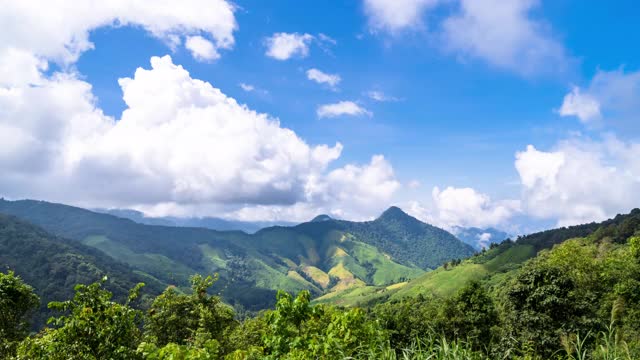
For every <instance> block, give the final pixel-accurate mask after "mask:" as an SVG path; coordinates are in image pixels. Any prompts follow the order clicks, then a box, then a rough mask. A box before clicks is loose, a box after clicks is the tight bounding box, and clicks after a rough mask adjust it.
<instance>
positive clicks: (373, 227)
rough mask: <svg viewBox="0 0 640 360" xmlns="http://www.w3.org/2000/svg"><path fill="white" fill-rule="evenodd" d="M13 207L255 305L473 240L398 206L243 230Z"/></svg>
mask: <svg viewBox="0 0 640 360" xmlns="http://www.w3.org/2000/svg"><path fill="white" fill-rule="evenodd" d="M0 213H8V214H12V215H14V216H17V217H19V218H22V219H24V220H26V221H29V222H32V223H34V224H36V225H38V226H41V227H42V228H43V229H45V230H46V231H48V232H51V233H53V234H55V235H58V236H61V237H65V238H69V239H73V240H75V241H77V242H78V243H81V244H83V245H86V246H89V247H92V248H95V249H99V250H101V251H102V252H103V253H105V254H107V255H109V256H110V257H112V258H113V259H117V260H118V261H121V262H123V263H126V264H127V265H129V266H130V267H131V268H133V269H135V271H136V272H137V273H138V274H141V275H143V276H145V277H147V278H148V279H153V280H154V281H157V282H159V283H163V284H175V285H177V286H178V287H182V288H185V287H186V286H187V285H188V278H189V277H190V276H191V275H192V274H195V273H201V274H209V273H214V272H217V273H219V274H220V281H218V282H217V283H216V285H215V287H214V289H213V291H215V292H217V293H220V294H221V295H222V296H223V298H224V299H225V300H226V301H228V302H230V303H232V304H239V305H242V306H244V307H247V308H249V309H262V308H265V307H268V306H270V305H272V304H273V301H274V299H275V292H276V290H278V289H282V290H286V291H291V292H295V291H299V290H304V289H306V290H310V291H311V292H312V294H315V295H320V294H323V293H326V292H333V291H339V290H344V289H349V288H356V287H362V286H365V285H376V286H382V285H387V284H392V283H396V282H399V281H406V280H407V279H410V278H414V277H416V276H419V275H420V274H422V273H423V272H424V271H425V270H430V269H431V268H435V267H437V266H438V265H439V264H441V263H442V262H444V261H446V260H449V259H458V258H465V257H467V256H469V255H471V254H472V253H473V249H472V248H471V247H470V246H468V245H466V244H464V243H462V242H461V241H459V240H458V239H456V238H455V237H454V236H453V235H451V234H449V233H447V232H446V231H444V230H442V229H438V228H435V227H433V226H430V225H427V224H424V223H422V222H420V221H418V220H416V219H415V218H412V217H410V216H408V215H407V214H405V213H404V212H402V211H401V210H400V209H398V208H391V209H389V210H388V211H386V212H385V213H384V214H383V215H382V216H381V217H379V218H378V219H376V220H375V221H370V222H364V223H357V222H348V221H338V220H333V219H324V220H325V221H315V222H309V223H304V224H300V225H298V226H295V227H271V228H266V229H263V230H261V231H259V232H257V233H256V234H253V235H249V234H246V233H244V232H240V231H214V230H209V229H203V228H189V227H169V226H151V225H144V224H138V223H135V222H133V221H131V220H127V219H123V218H119V217H115V216H111V215H107V214H101V213H96V212H92V211H88V210H85V209H81V208H76V207H72V206H66V205H61V204H53V203H47V202H42V201H32V200H23V201H6V200H0Z"/></svg>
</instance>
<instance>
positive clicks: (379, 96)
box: [366, 90, 399, 102]
mask: <svg viewBox="0 0 640 360" xmlns="http://www.w3.org/2000/svg"><path fill="white" fill-rule="evenodd" d="M366 95H367V96H368V97H369V98H370V99H371V100H375V101H377V102H390V101H399V99H398V98H396V97H393V96H389V95H386V94H385V93H383V92H382V91H379V90H371V91H367V94H366Z"/></svg>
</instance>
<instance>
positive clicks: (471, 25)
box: [443, 0, 569, 75]
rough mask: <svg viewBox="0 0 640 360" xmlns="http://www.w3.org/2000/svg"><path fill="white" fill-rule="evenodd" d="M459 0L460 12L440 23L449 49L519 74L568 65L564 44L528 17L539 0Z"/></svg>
mask: <svg viewBox="0 0 640 360" xmlns="http://www.w3.org/2000/svg"><path fill="white" fill-rule="evenodd" d="M459 1H460V12H459V13H458V14H455V15H452V16H450V17H448V18H447V19H445V20H444V22H443V36H444V39H443V41H444V44H445V47H446V48H447V49H449V50H450V51H452V52H455V53H457V54H461V55H463V56H472V57H477V58H480V59H482V60H485V61H486V62H488V63H489V64H490V65H493V66H495V67H498V68H503V69H506V70H510V71H514V72H516V73H519V74H522V75H532V74H538V73H556V72H558V71H563V70H564V69H565V68H566V67H567V63H568V62H569V59H568V58H567V55H566V54H565V49H564V47H563V46H562V45H561V44H560V43H559V42H558V41H557V40H555V39H554V38H553V36H552V35H551V32H550V29H549V26H548V25H547V24H545V23H544V22H542V21H540V20H536V19H534V18H533V17H532V16H531V12H532V10H533V9H534V8H535V7H536V6H537V5H538V3H539V1H538V0H459Z"/></svg>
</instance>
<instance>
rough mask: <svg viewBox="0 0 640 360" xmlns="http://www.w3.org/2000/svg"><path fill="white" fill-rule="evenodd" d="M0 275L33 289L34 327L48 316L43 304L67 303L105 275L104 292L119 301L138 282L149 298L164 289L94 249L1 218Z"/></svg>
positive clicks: (162, 286) (12, 220)
mask: <svg viewBox="0 0 640 360" xmlns="http://www.w3.org/2000/svg"><path fill="white" fill-rule="evenodd" d="M0 269H1V270H2V271H6V270H7V269H9V270H13V271H14V272H15V273H16V274H17V275H19V276H21V277H22V278H23V279H24V280H25V281H27V282H28V283H29V284H31V285H32V286H33V287H34V288H35V289H36V293H37V294H38V296H40V299H41V302H40V308H39V310H38V312H37V313H36V318H35V319H34V325H35V326H37V327H39V326H42V325H43V324H44V323H45V321H46V320H47V318H48V317H49V316H50V315H51V312H50V311H49V310H48V309H47V303H48V302H50V301H61V300H65V299H67V298H69V297H70V296H72V295H73V287H74V286H75V285H76V284H78V283H91V282H94V281H97V280H99V279H101V278H102V277H103V276H105V275H108V277H109V282H108V284H107V287H108V288H109V289H110V290H111V291H113V292H114V294H115V296H116V298H118V299H123V298H126V295H127V293H128V291H129V289H130V288H132V287H133V286H134V285H135V284H136V283H138V282H145V283H146V284H147V292H148V293H149V294H158V293H160V292H161V291H162V290H163V289H164V287H165V286H166V284H164V283H161V282H159V281H157V280H153V279H149V278H148V277H145V276H144V275H142V274H138V273H136V272H135V271H134V270H133V269H132V268H131V267H129V266H127V265H125V264H123V263H121V262H118V261H115V260H113V259H112V258H111V257H109V256H106V255H105V254H103V253H102V252H100V251H97V250H96V249H94V248H91V247H89V246H84V245H82V244H80V243H78V242H76V241H70V240H66V239H63V238H59V237H56V236H52V235H50V234H48V233H46V232H45V231H44V230H42V229H40V228H38V227H36V226H33V225H31V224H28V223H25V222H23V221H20V220H18V219H17V218H15V217H13V216H7V215H2V214H0Z"/></svg>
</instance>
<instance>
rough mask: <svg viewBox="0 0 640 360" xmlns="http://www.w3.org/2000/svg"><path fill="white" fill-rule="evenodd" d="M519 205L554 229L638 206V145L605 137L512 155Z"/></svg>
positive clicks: (639, 164) (639, 185)
mask: <svg viewBox="0 0 640 360" xmlns="http://www.w3.org/2000/svg"><path fill="white" fill-rule="evenodd" d="M515 165H516V169H517V171H518V173H519V174H520V179H521V182H522V185H523V191H524V193H523V205H524V208H525V210H526V212H527V213H528V214H530V215H533V216H536V217H539V218H547V219H558V221H557V224H558V225H559V226H564V225H573V224H578V223H584V222H589V221H601V220H604V219H606V218H609V217H612V216H614V215H616V214H617V213H623V212H628V211H629V210H631V209H632V208H634V207H637V206H638V203H640V195H638V194H640V144H637V143H633V142H625V141H621V140H619V139H618V138H616V137H614V136H608V137H606V138H604V139H603V140H601V141H594V140H590V139H584V138H574V139H569V140H565V141H562V142H560V143H559V144H557V145H556V146H555V147H554V148H553V149H552V150H549V151H541V150H538V149H536V148H535V147H533V146H531V145H529V146H528V147H527V149H526V150H524V151H521V152H518V153H517V154H516V162H515Z"/></svg>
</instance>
